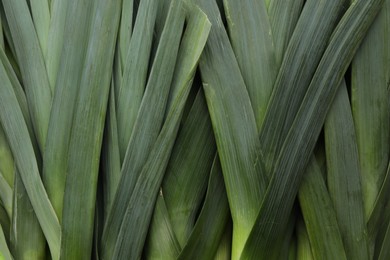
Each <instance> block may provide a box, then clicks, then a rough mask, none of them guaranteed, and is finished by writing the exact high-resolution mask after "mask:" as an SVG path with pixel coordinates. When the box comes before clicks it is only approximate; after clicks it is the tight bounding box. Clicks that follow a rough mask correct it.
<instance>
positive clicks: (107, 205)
mask: <svg viewBox="0 0 390 260" xmlns="http://www.w3.org/2000/svg"><path fill="white" fill-rule="evenodd" d="M114 84H115V83H114V81H113V80H112V81H111V89H110V97H109V101H108V108H107V109H108V111H107V116H106V122H105V129H104V137H103V145H102V157H101V160H102V163H101V166H102V167H101V172H102V175H103V192H104V216H105V218H106V217H107V216H108V213H109V212H110V210H111V205H112V203H113V201H114V198H115V193H116V190H117V187H118V184H119V181H120V179H121V165H120V156H119V144H118V128H117V120H116V110H115V90H114V89H115V86H114Z"/></svg>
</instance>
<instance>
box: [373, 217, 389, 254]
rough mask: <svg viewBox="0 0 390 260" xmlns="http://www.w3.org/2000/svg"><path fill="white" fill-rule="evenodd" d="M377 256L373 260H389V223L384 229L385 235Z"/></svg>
mask: <svg viewBox="0 0 390 260" xmlns="http://www.w3.org/2000/svg"><path fill="white" fill-rule="evenodd" d="M380 248H381V250H380V253H379V256H378V257H377V258H376V257H375V259H378V260H386V259H389V258H390V222H389V224H388V226H387V228H386V235H385V237H384V239H383V242H382V244H381V247H380Z"/></svg>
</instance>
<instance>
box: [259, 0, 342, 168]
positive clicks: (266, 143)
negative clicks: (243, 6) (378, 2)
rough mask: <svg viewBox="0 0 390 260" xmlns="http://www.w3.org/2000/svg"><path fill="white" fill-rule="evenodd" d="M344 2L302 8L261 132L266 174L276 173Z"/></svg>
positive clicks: (312, 2) (315, 3) (313, 0)
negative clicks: (285, 143) (279, 157)
mask: <svg viewBox="0 0 390 260" xmlns="http://www.w3.org/2000/svg"><path fill="white" fill-rule="evenodd" d="M345 2H346V1H345V0H344V1H340V0H329V1H321V2H318V1H317V0H309V1H307V2H306V4H305V6H304V8H303V11H302V13H301V16H300V17H299V20H298V23H297V25H296V28H295V31H294V34H293V35H292V37H291V39H290V44H289V45H288V47H287V50H286V52H285V55H284V59H283V62H282V64H281V67H280V70H279V74H278V76H277V79H276V81H275V85H274V88H273V92H272V95H271V99H270V101H269V105H268V108H267V113H266V116H265V119H264V124H263V128H262V130H261V133H260V143H261V145H262V146H261V147H262V152H263V155H264V163H265V165H266V169H267V172H271V171H272V170H273V167H274V165H275V163H276V160H277V158H278V156H279V154H280V150H281V148H282V145H283V143H284V142H285V140H286V136H287V134H288V131H289V130H290V128H291V125H292V123H293V121H294V118H295V116H296V113H297V112H298V109H299V106H300V104H301V103H302V100H303V98H304V96H305V93H306V91H307V89H308V87H309V84H310V81H311V79H312V77H313V74H314V72H315V70H316V68H317V65H318V63H319V62H320V59H321V57H322V54H323V53H324V51H325V49H326V47H327V43H328V41H329V39H330V37H331V34H332V32H333V30H334V28H335V26H336V24H337V22H338V20H339V17H340V15H341V14H342V11H343V8H344V4H345ZM330 13H331V14H333V15H329V14H330Z"/></svg>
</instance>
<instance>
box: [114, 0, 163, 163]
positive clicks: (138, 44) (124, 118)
mask: <svg viewBox="0 0 390 260" xmlns="http://www.w3.org/2000/svg"><path fill="white" fill-rule="evenodd" d="M157 7H158V1H156V0H145V1H142V2H141V3H140V7H139V9H138V13H137V19H136V21H135V25H134V33H133V37H132V40H131V41H130V43H129V44H130V46H129V47H128V50H127V55H126V59H125V61H124V65H123V78H122V82H121V83H120V85H119V86H120V89H119V92H118V102H117V103H116V105H117V118H118V119H117V120H118V137H119V149H120V150H119V151H120V156H121V163H122V162H123V159H124V157H125V153H126V149H127V146H128V144H129V140H130V136H131V134H132V132H133V127H134V124H135V122H136V118H137V115H138V112H139V109H140V106H141V101H142V97H143V95H144V90H145V85H146V79H147V72H148V68H149V66H148V65H149V56H150V51H151V46H152V39H153V28H154V24H155V20H156V15H157Z"/></svg>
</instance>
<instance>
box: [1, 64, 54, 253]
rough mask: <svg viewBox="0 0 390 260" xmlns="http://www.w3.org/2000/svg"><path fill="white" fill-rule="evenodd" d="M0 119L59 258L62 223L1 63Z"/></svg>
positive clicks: (51, 246) (37, 213)
mask: <svg viewBox="0 0 390 260" xmlns="http://www.w3.org/2000/svg"><path fill="white" fill-rule="evenodd" d="M0 81H1V82H2V87H1V88H0V111H1V113H0V122H1V124H2V126H3V129H4V132H5V134H6V137H7V140H8V142H9V145H10V148H11V151H12V154H13V156H14V160H15V163H16V166H17V168H18V171H19V173H20V176H21V179H22V181H23V184H24V185H25V188H26V191H27V194H28V197H29V199H30V201H31V204H32V207H33V209H34V211H35V214H36V215H37V218H38V221H39V223H40V225H41V228H42V230H43V233H44V234H45V237H46V240H47V241H48V244H49V247H50V251H51V254H52V258H53V259H58V258H59V249H60V224H59V222H58V219H57V217H56V214H55V212H54V209H53V207H52V206H51V204H50V201H49V198H48V197H47V194H46V191H45V188H44V186H43V183H42V181H41V178H40V174H39V170H38V165H37V161H36V157H35V155H34V148H33V145H32V142H31V139H30V136H29V132H28V129H27V126H26V123H25V120H24V118H23V114H22V111H21V109H20V107H19V104H18V100H17V97H16V96H15V93H14V90H13V86H12V85H11V82H10V80H9V78H8V75H7V72H6V70H5V68H4V66H3V64H2V63H1V65H0Z"/></svg>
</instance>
